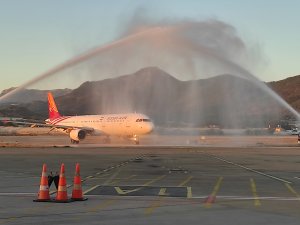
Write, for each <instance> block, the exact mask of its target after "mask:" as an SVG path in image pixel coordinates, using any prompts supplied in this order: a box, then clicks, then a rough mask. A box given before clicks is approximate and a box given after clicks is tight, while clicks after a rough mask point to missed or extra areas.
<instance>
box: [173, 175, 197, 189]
mask: <svg viewBox="0 0 300 225" xmlns="http://www.w3.org/2000/svg"><path fill="white" fill-rule="evenodd" d="M192 178H193V176H189V177H188V178H186V179H185V180H184V181H183V182H181V183H180V184H179V185H177V187H182V186H184V185H186V184H187V183H188V182H189V181H190V180H191V179H192Z"/></svg>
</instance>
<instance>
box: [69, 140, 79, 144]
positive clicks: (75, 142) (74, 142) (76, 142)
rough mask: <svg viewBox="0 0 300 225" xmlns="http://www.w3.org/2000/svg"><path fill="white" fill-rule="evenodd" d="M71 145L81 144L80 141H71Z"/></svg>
mask: <svg viewBox="0 0 300 225" xmlns="http://www.w3.org/2000/svg"><path fill="white" fill-rule="evenodd" d="M71 144H79V141H76V140H73V139H71Z"/></svg>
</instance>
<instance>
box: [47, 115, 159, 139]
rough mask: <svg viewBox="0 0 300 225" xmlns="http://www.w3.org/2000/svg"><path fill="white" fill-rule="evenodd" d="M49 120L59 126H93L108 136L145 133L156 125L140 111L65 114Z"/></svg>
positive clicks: (96, 132) (96, 131) (99, 132)
mask: <svg viewBox="0 0 300 225" xmlns="http://www.w3.org/2000/svg"><path fill="white" fill-rule="evenodd" d="M47 122H48V123H51V124H53V125H57V126H69V127H77V128H93V129H94V133H95V134H104V135H107V136H110V135H117V136H132V135H143V134H148V133H150V132H151V131H152V130H153V127H154V125H153V123H152V122H151V121H150V119H149V117H147V116H146V115H144V114H139V113H129V114H107V115H84V116H65V117H60V118H57V119H54V120H52V121H49V120H48V121H47Z"/></svg>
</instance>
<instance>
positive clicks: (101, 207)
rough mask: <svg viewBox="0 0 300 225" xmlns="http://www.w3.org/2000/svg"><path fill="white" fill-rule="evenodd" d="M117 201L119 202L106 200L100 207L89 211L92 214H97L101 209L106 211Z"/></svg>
mask: <svg viewBox="0 0 300 225" xmlns="http://www.w3.org/2000/svg"><path fill="white" fill-rule="evenodd" d="M115 201H117V199H108V200H105V201H104V202H102V203H101V204H100V205H98V206H96V207H94V208H92V209H90V210H89V211H90V212H97V211H99V210H101V209H104V208H106V207H108V206H110V205H112V204H113V203H114V202H115Z"/></svg>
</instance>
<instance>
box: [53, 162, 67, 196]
mask: <svg viewBox="0 0 300 225" xmlns="http://www.w3.org/2000/svg"><path fill="white" fill-rule="evenodd" d="M55 202H69V200H68V193H67V181H66V177H65V165H64V164H63V163H62V164H61V167H60V174H59V181H58V189H57V195H56V198H55Z"/></svg>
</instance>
